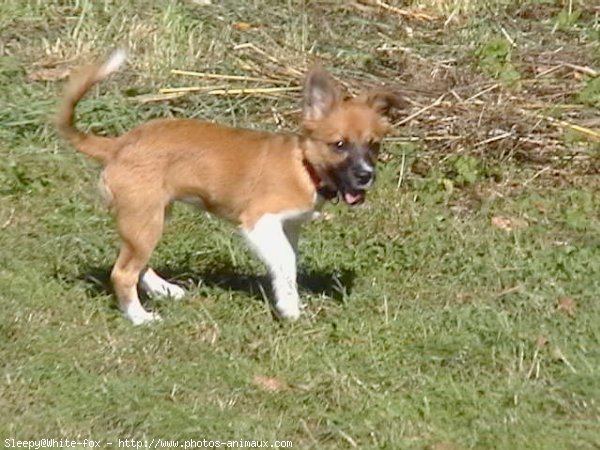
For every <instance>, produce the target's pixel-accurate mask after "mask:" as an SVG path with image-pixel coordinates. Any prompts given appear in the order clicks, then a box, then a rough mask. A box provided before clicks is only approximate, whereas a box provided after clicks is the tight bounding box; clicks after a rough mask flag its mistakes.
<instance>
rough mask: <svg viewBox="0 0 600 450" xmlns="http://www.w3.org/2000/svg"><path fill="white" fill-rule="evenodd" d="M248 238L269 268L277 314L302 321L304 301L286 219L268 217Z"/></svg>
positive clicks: (247, 235)
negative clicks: (301, 302) (297, 282)
mask: <svg viewBox="0 0 600 450" xmlns="http://www.w3.org/2000/svg"><path fill="white" fill-rule="evenodd" d="M244 235H245V236H246V239H247V240H248V242H249V243H250V246H251V247H252V248H253V249H254V251H255V252H256V254H257V255H258V256H259V257H260V259H261V260H262V261H263V263H264V264H265V265H266V266H267V269H268V270H269V274H270V275H271V281H272V284H273V291H274V296H275V310H276V311H277V313H278V314H279V316H280V317H281V318H282V319H289V320H296V319H297V318H298V317H300V299H299V296H298V288H297V285H296V254H295V251H294V248H293V246H292V244H291V243H290V241H289V240H288V237H287V236H286V233H285V231H284V227H283V221H282V218H281V217H279V216H278V215H276V214H265V215H264V216H263V217H261V219H260V220H258V222H256V224H255V225H254V227H253V228H252V229H244Z"/></svg>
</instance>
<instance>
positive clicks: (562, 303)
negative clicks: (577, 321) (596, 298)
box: [555, 297, 577, 317]
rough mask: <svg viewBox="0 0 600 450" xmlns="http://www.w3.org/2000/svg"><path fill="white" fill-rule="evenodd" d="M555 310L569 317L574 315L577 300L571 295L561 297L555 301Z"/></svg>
mask: <svg viewBox="0 0 600 450" xmlns="http://www.w3.org/2000/svg"><path fill="white" fill-rule="evenodd" d="M555 306H556V310H557V311H560V312H563V313H565V314H566V315H567V316H569V317H575V313H576V312H577V302H576V301H575V300H574V299H572V298H571V297H563V298H561V299H558V300H557V302H556V305H555Z"/></svg>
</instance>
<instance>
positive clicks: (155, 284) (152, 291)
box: [140, 270, 185, 300]
mask: <svg viewBox="0 0 600 450" xmlns="http://www.w3.org/2000/svg"><path fill="white" fill-rule="evenodd" d="M140 284H141V286H142V289H143V290H144V291H145V292H146V293H147V294H148V295H150V296H153V297H169V298H172V299H174V300H180V299H182V298H183V297H184V296H185V290H184V289H183V288H181V287H179V286H177V285H176V284H173V283H169V282H168V281H165V280H163V279H162V278H161V277H159V276H158V275H157V274H156V273H154V271H151V270H148V271H146V273H145V274H144V276H142V279H141V280H140Z"/></svg>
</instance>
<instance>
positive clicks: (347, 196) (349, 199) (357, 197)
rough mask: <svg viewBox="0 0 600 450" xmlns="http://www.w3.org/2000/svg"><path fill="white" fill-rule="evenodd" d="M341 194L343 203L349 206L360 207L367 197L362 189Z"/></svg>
mask: <svg viewBox="0 0 600 450" xmlns="http://www.w3.org/2000/svg"><path fill="white" fill-rule="evenodd" d="M341 194H342V198H343V199H344V201H345V202H346V203H347V204H348V205H350V206H355V205H360V204H361V203H362V202H364V201H365V197H366V196H367V192H366V191H365V190H363V189H357V190H353V191H352V192H348V191H346V192H342V193H341Z"/></svg>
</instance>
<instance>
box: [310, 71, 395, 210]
mask: <svg viewBox="0 0 600 450" xmlns="http://www.w3.org/2000/svg"><path fill="white" fill-rule="evenodd" d="M303 96H304V99H303V100H304V102H303V107H302V116H303V127H304V131H305V133H306V135H307V136H308V137H309V138H311V140H313V141H316V143H317V144H318V145H315V146H313V148H312V150H311V152H310V154H307V155H306V157H307V159H308V160H309V162H310V163H311V164H312V165H313V166H314V167H315V168H316V170H317V172H318V174H319V176H320V178H321V179H322V180H323V183H325V184H326V185H327V187H328V188H329V189H334V190H335V191H336V192H337V194H338V196H339V197H341V198H342V199H343V200H344V201H345V202H346V203H347V204H349V205H357V204H359V203H362V202H363V201H364V199H365V196H366V192H367V189H369V188H370V187H371V186H372V185H373V182H374V181H375V163H376V161H377V153H378V152H379V146H380V143H381V140H382V139H383V137H384V136H385V134H386V133H387V131H388V128H389V126H390V124H389V121H388V118H387V115H388V113H389V112H390V110H391V109H392V108H399V107H400V106H401V104H402V99H401V98H400V97H399V96H398V95H396V94H394V93H392V92H388V91H373V92H368V93H366V94H363V95H361V96H359V97H354V98H348V99H344V98H342V97H341V95H340V93H339V91H338V90H337V88H336V86H335V84H334V83H333V80H332V79H331V77H330V76H329V74H328V73H327V72H325V71H324V70H323V69H321V68H315V69H313V70H312V71H311V72H310V73H309V74H308V76H307V78H306V82H305V84H304V92H303Z"/></svg>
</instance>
